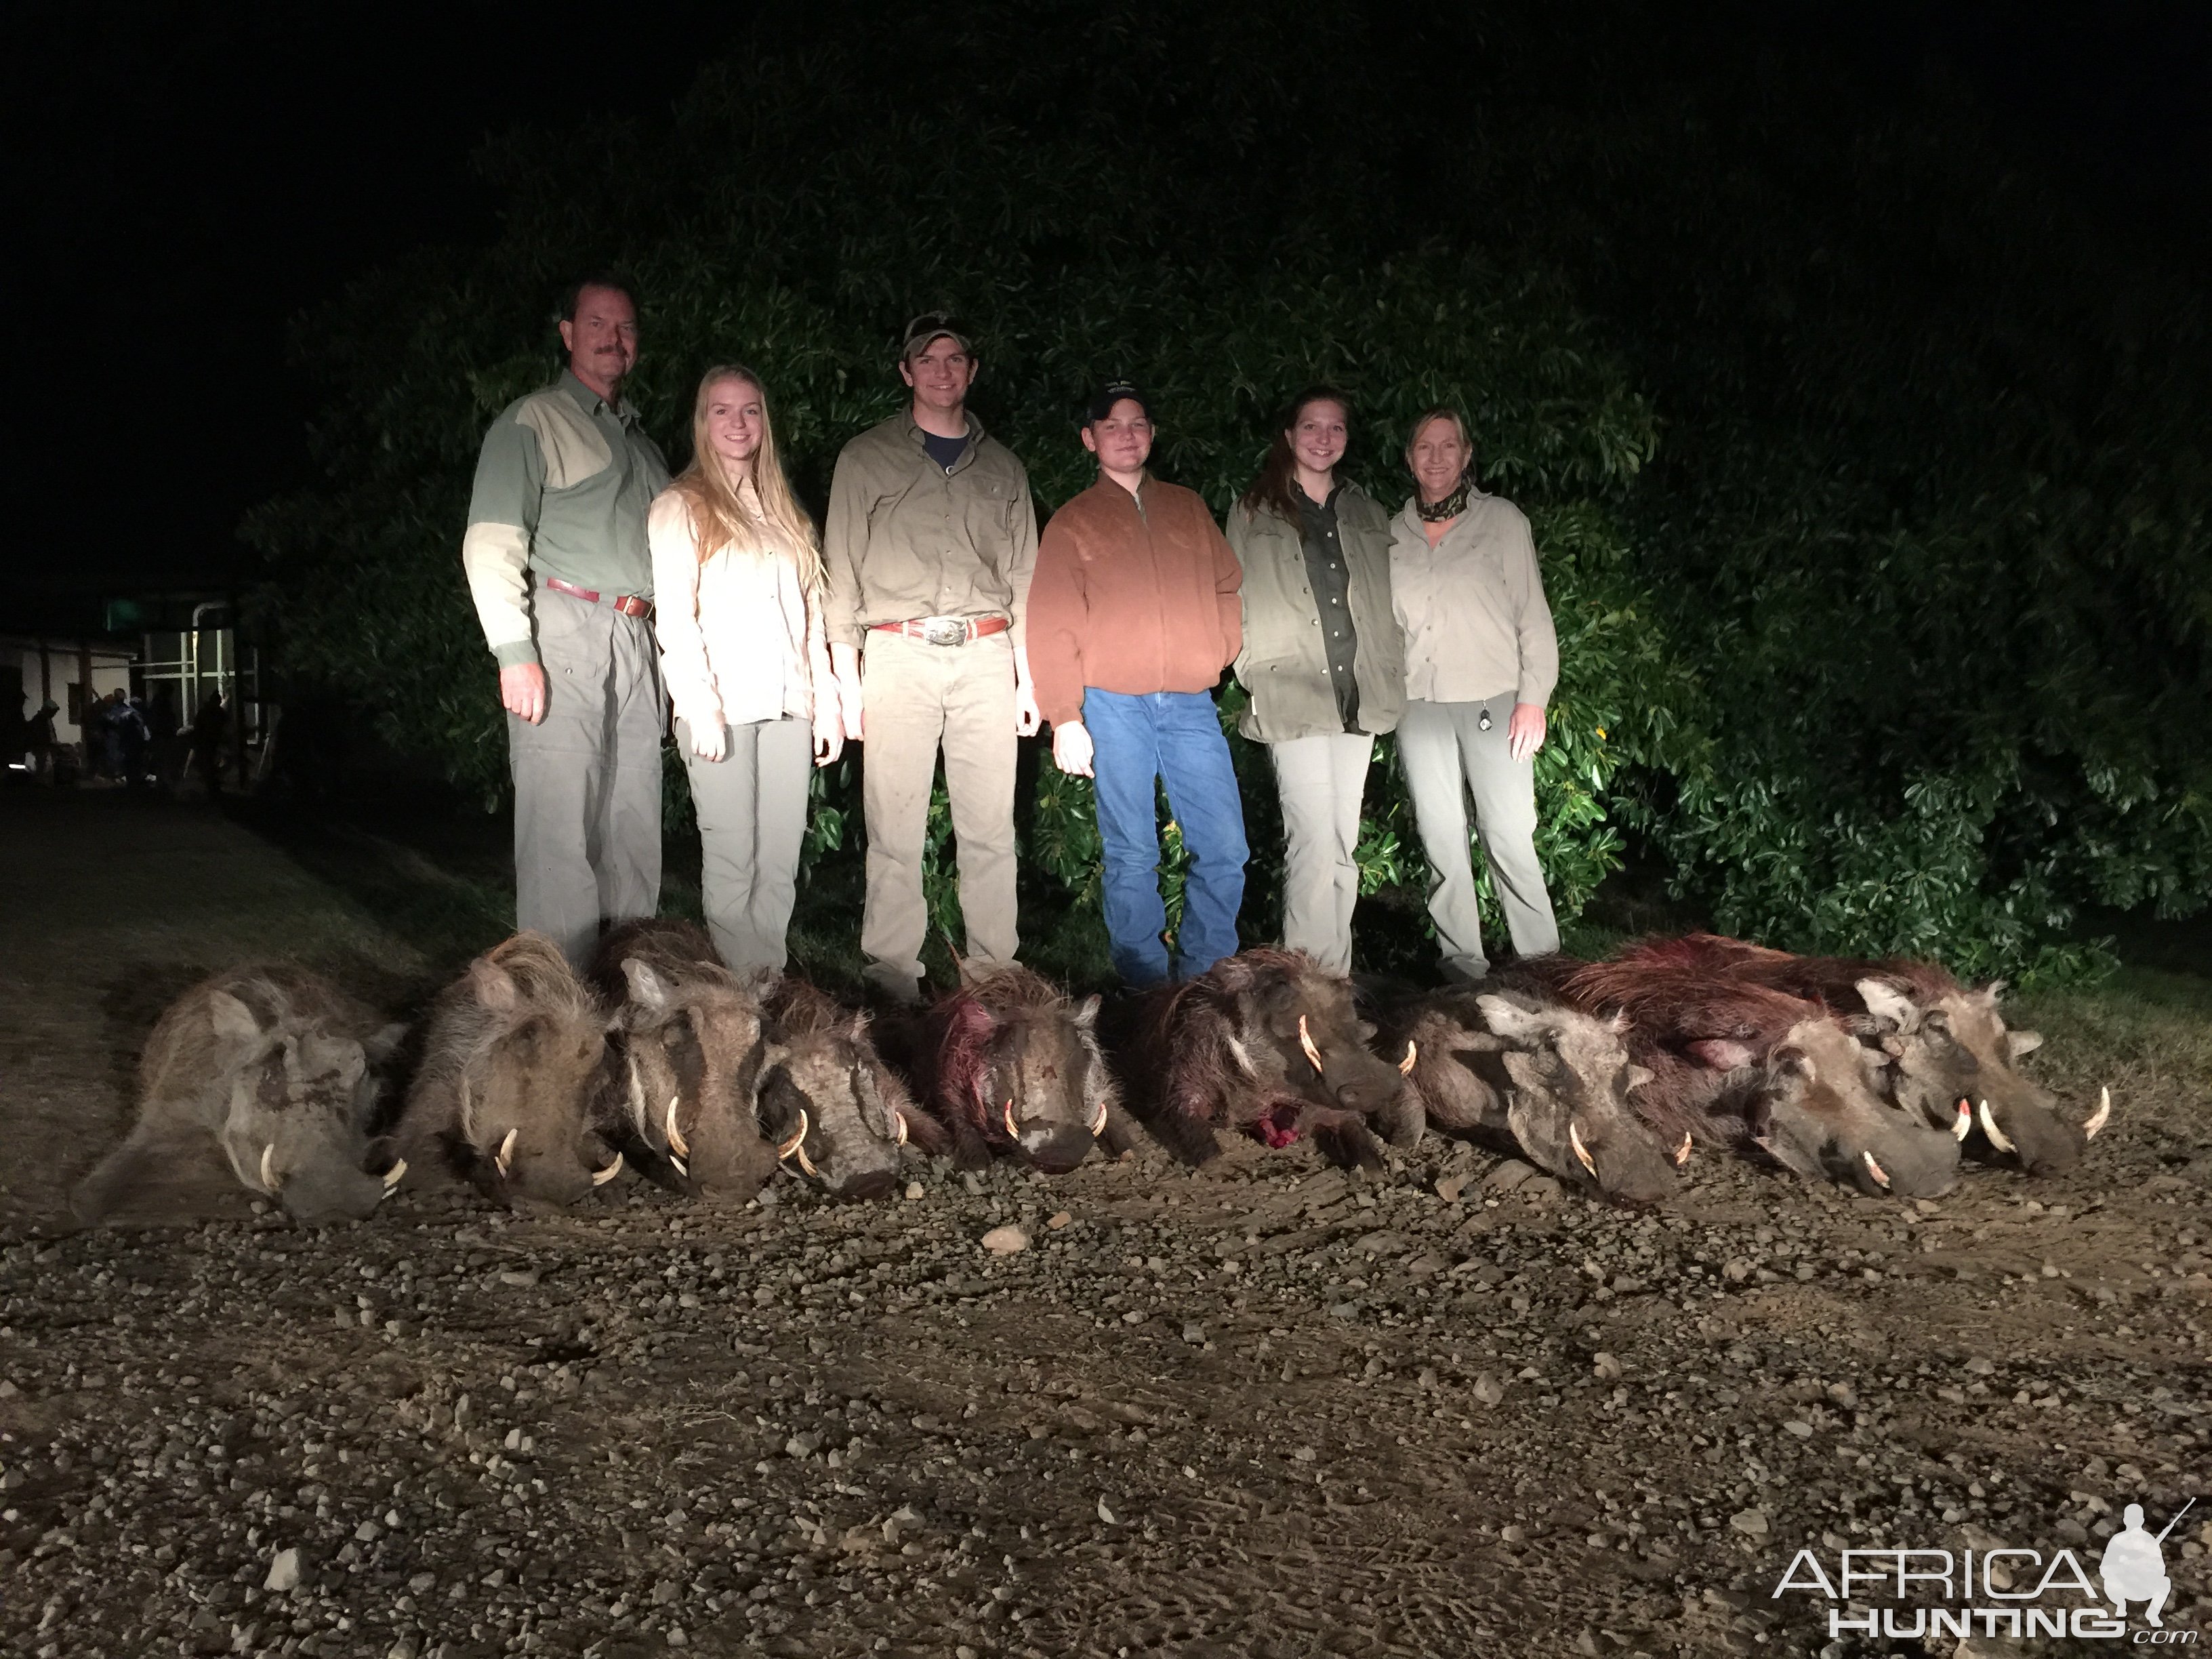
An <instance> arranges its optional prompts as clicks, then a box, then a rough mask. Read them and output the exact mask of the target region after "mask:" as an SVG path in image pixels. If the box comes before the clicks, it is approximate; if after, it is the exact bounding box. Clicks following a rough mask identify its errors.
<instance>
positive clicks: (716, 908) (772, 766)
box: [676, 717, 814, 972]
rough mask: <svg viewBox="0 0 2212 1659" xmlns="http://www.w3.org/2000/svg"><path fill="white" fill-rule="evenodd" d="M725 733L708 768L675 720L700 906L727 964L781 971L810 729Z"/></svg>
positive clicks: (795, 723) (750, 724) (764, 724)
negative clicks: (693, 816)
mask: <svg viewBox="0 0 2212 1659" xmlns="http://www.w3.org/2000/svg"><path fill="white" fill-rule="evenodd" d="M722 729H723V732H724V734H725V735H724V742H725V744H726V751H725V753H724V754H723V756H722V758H721V759H720V760H718V761H703V760H701V759H700V758H699V757H697V756H696V755H695V754H693V753H692V752H691V733H690V728H689V727H688V726H686V725H685V724H684V722H683V721H682V720H678V721H677V722H676V744H677V747H678V749H679V750H682V752H683V755H684V771H685V774H686V775H687V776H688V777H689V778H690V781H691V804H692V805H693V806H694V807H696V809H697V810H698V814H699V898H700V904H701V908H703V909H704V910H705V911H706V913H707V931H708V933H709V934H711V935H712V936H713V938H714V949H715V950H716V951H720V953H721V957H722V960H723V961H724V962H726V963H728V964H729V965H730V966H731V967H732V968H734V969H738V971H739V972H743V971H744V969H748V968H772V969H776V970H778V971H779V972H780V971H781V969H782V968H783V965H784V963H785V962H786V961H787V959H788V957H789V955H790V952H789V951H788V949H787V945H786V943H785V940H786V936H787V934H788V933H789V932H790V930H791V907H792V905H793V902H795V900H796V899H797V897H798V894H799V848H800V845H801V844H802V843H803V842H805V839H806V781H807V778H808V775H810V774H811V773H812V771H813V770H814V729H813V726H811V724H810V723H809V722H807V721H805V720H793V719H790V718H788V717H787V718H785V719H783V720H749V721H746V722H744V723H743V724H741V725H738V726H725V727H723V728H722Z"/></svg>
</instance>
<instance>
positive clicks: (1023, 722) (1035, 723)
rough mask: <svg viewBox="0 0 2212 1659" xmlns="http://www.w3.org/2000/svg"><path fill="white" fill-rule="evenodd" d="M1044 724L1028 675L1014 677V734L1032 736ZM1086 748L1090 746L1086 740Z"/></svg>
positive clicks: (1034, 689)
mask: <svg viewBox="0 0 2212 1659" xmlns="http://www.w3.org/2000/svg"><path fill="white" fill-rule="evenodd" d="M1043 724H1044V716H1043V715H1042V714H1038V713H1037V706H1036V687H1035V686H1033V685H1031V684H1030V679H1029V676H1028V675H1026V674H1017V675H1016V676H1015V677H1014V735H1015V736H1016V737H1018V738H1033V737H1035V736H1036V734H1037V731H1038V728H1040V727H1041V726H1043ZM1084 746H1085V748H1086V749H1087V748H1088V747H1089V746H1090V745H1089V744H1088V743H1087V742H1086V743H1085V745H1084Z"/></svg>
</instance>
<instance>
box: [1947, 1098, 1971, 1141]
mask: <svg viewBox="0 0 2212 1659" xmlns="http://www.w3.org/2000/svg"><path fill="white" fill-rule="evenodd" d="M1973 1127H1974V1109H1973V1108H1972V1106H1970V1105H1968V1104H1967V1103H1966V1096H1964V1095H1960V1097H1959V1115H1958V1116H1957V1117H1956V1118H1954V1120H1953V1121H1952V1123H1951V1139H1954V1140H1964V1139H1966V1136H1967V1135H1968V1134H1969V1133H1972V1130H1973Z"/></svg>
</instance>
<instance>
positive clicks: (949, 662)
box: [860, 629, 1018, 1001]
mask: <svg viewBox="0 0 2212 1659" xmlns="http://www.w3.org/2000/svg"><path fill="white" fill-rule="evenodd" d="M860 699H861V706H862V707H863V708H865V709H866V711H867V725H866V732H867V740H866V747H865V749H864V750H863V756H864V762H865V764H864V767H863V769H862V773H861V781H860V796H861V805H862V807H863V809H864V810H865V811H866V818H867V828H868V897H867V907H866V910H865V911H864V912H863V914H862V915H861V918H860V950H861V952H862V954H863V955H865V956H866V957H867V958H868V967H867V975H868V977H869V978H870V979H871V980H872V981H875V983H876V984H877V985H878V986H879V987H882V988H883V989H884V991H885V992H887V993H889V994H890V995H891V996H892V997H894V998H896V999H897V1000H902V1001H910V1000H913V999H915V997H916V996H918V995H919V994H921V946H922V942H923V940H924V939H926V938H927V935H928V931H929V910H928V906H927V902H925V900H924V898H923V896H922V885H921V860H922V851H923V848H924V846H925V844H926V842H927V834H928V828H929V796H930V787H931V784H932V783H933V781H934V779H935V777H936V773H937V757H938V752H939V750H940V749H941V750H943V751H944V755H945V794H946V796H947V797H948V799H950V801H951V808H952V836H953V841H954V842H955V844H956V845H957V848H958V851H959V869H960V915H961V919H962V921H963V922H964V923H965V925H966V932H967V936H968V937H967V939H966V942H965V944H964V945H963V947H962V948H963V951H965V953H966V954H967V956H968V957H969V958H970V959H972V960H974V961H975V962H977V963H979V964H980V963H994V962H995V963H1006V962H1012V960H1013V959H1014V946H1015V943H1016V940H1015V929H1014V763H1015V757H1016V747H1015V745H1016V743H1017V741H1018V739H1017V738H1015V736H1014V647H1013V643H1012V641H1011V640H1010V639H1009V638H1008V637H1007V636H1006V635H1005V634H1003V633H1000V634H993V635H988V636H987V637H986V638H983V639H980V640H974V641H969V643H968V644H966V645H951V646H945V645H931V644H929V643H927V641H922V640H914V639H908V638H907V637H906V636H905V635H900V634H885V633H879V632H877V631H876V630H874V629H870V630H869V633H868V635H867V644H866V652H865V654H864V655H863V656H862V658H861V660H860Z"/></svg>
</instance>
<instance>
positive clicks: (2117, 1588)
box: [2100, 1498, 2197, 1626]
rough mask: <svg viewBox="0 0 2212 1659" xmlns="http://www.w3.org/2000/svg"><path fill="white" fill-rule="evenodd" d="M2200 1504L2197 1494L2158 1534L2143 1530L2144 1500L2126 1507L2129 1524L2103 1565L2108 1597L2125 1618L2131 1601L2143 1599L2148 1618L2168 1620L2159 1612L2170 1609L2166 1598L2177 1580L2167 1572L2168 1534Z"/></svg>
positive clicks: (2114, 1539)
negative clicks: (2167, 1606) (2166, 1547)
mask: <svg viewBox="0 0 2212 1659" xmlns="http://www.w3.org/2000/svg"><path fill="white" fill-rule="evenodd" d="M2196 1506H2197V1500H2196V1499H2195V1498H2191V1499H2190V1500H2189V1501H2188V1502H2187V1503H2186V1504H2183V1505H2182V1506H2181V1508H2180V1510H2179V1511H2177V1512H2176V1513H2175V1515H2174V1517H2173V1519H2172V1521H2169V1522H2166V1525H2165V1526H2163V1527H2161V1528H2160V1529H2159V1534H2158V1536H2157V1537H2155V1538H2154V1537H2152V1536H2151V1535H2150V1534H2148V1533H2147V1532H2145V1531H2144V1530H2143V1523H2142V1518H2143V1516H2142V1504H2129V1505H2128V1506H2127V1508H2126V1509H2125V1510H2124V1511H2122V1513H2121V1517H2120V1518H2121V1519H2122V1521H2124V1522H2125V1523H2126V1524H2125V1525H2124V1526H2123V1527H2122V1528H2121V1529H2120V1530H2119V1531H2118V1532H2116V1533H2114V1534H2112V1542H2111V1543H2109V1544H2107V1545H2106V1546H2105V1559H2104V1560H2103V1562H2102V1563H2101V1564H2100V1572H2101V1573H2102V1575H2103V1577H2104V1580H2105V1595H2106V1600H2108V1601H2111V1602H2112V1607H2113V1610H2114V1611H2115V1612H2117V1613H2118V1614H2119V1616H2120V1617H2121V1618H2123V1619H2124V1618H2126V1617H2127V1616H2128V1603H2129V1602H2130V1601H2142V1602H2145V1603H2148V1605H2147V1606H2146V1607H2144V1608H2143V1617H2144V1618H2145V1619H2147V1620H2149V1621H2150V1622H2151V1624H2152V1625H2153V1626H2163V1625H2164V1624H2165V1623H2166V1620H2163V1619H2161V1618H2160V1617H2159V1615H2160V1613H2163V1612H2165V1611H2166V1597H2167V1596H2169V1595H2172V1593H2173V1581H2172V1579H2171V1578H2168V1577H2166V1551H2165V1549H2164V1547H2163V1546H2164V1545H2165V1543H2166V1534H2167V1533H2170V1532H2172V1530H2173V1528H2174V1527H2175V1525H2176V1524H2177V1523H2178V1522H2179V1521H2180V1519H2181V1517H2182V1516H2185V1515H2186V1514H2188V1513H2189V1511H2190V1510H2192V1509H2194V1508H2195V1507H2196Z"/></svg>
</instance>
